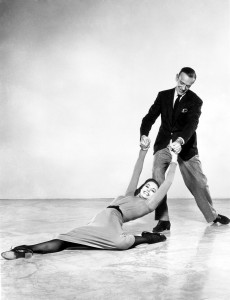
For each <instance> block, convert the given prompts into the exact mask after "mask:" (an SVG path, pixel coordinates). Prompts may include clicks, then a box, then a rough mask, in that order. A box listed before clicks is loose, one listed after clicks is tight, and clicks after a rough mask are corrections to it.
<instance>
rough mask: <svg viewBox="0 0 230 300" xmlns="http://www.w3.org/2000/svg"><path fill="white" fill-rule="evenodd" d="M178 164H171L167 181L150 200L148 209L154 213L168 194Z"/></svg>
mask: <svg viewBox="0 0 230 300" xmlns="http://www.w3.org/2000/svg"><path fill="white" fill-rule="evenodd" d="M176 166H177V163H174V162H171V163H170V167H169V170H168V174H167V176H166V179H165V181H164V182H163V183H162V185H161V186H160V187H159V189H158V190H157V192H156V193H155V194H154V195H153V196H152V197H151V198H150V199H149V202H148V207H149V209H150V211H154V210H155V209H156V207H157V206H158V205H159V204H160V202H161V201H162V200H163V198H164V196H165V195H166V194H167V192H168V190H169V188H170V186H171V184H172V182H173V179H174V176H175V172H176Z"/></svg>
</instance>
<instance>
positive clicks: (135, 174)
mask: <svg viewBox="0 0 230 300" xmlns="http://www.w3.org/2000/svg"><path fill="white" fill-rule="evenodd" d="M146 138H147V137H146ZM147 139H148V143H147V144H145V146H143V145H142V144H141V145H140V146H141V150H140V152H139V156H138V159H137V161H136V164H135V167H134V170H133V175H132V177H131V180H130V183H129V185H128V188H127V190H126V193H125V195H126V196H127V195H128V194H134V192H135V190H136V188H137V184H138V181H139V178H140V175H141V172H142V169H143V164H144V160H145V156H146V154H147V151H148V149H149V145H150V139H149V138H147Z"/></svg>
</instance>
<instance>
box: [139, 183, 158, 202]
mask: <svg viewBox="0 0 230 300" xmlns="http://www.w3.org/2000/svg"><path fill="white" fill-rule="evenodd" d="M157 190H158V186H157V185H156V183H155V182H153V181H149V182H147V183H146V184H145V185H144V186H143V187H142V189H141V191H140V197H141V198H143V199H149V198H150V197H151V196H152V195H153V194H155V193H156V191H157Z"/></svg>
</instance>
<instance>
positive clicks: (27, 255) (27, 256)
mask: <svg viewBox="0 0 230 300" xmlns="http://www.w3.org/2000/svg"><path fill="white" fill-rule="evenodd" d="M32 256H33V253H30V252H27V253H25V258H26V259H30V258H31V257H32Z"/></svg>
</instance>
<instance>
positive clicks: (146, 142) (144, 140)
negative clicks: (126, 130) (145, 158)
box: [140, 135, 151, 150]
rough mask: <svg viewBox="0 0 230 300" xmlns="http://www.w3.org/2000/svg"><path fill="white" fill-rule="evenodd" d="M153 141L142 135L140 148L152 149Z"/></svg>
mask: <svg viewBox="0 0 230 300" xmlns="http://www.w3.org/2000/svg"><path fill="white" fill-rule="evenodd" d="M150 143H151V140H150V138H149V137H148V136H146V135H142V136H141V141H140V147H141V149H142V150H148V149H149V147H150Z"/></svg>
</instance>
